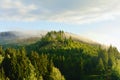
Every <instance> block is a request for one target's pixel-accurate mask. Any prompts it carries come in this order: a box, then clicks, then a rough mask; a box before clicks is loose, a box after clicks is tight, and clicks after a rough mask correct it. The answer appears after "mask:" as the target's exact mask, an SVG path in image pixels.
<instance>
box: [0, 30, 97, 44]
mask: <svg viewBox="0 0 120 80" xmlns="http://www.w3.org/2000/svg"><path fill="white" fill-rule="evenodd" d="M47 33H48V31H6V32H0V45H1V44H2V45H4V44H30V43H34V42H36V41H38V40H40V38H41V37H42V36H44V35H46V34H47ZM65 37H66V38H69V37H72V39H73V40H77V41H80V42H85V43H89V44H98V43H97V42H95V41H93V40H90V39H88V38H86V37H83V36H79V35H76V34H73V33H68V32H65Z"/></svg>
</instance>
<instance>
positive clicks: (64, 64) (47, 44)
mask: <svg viewBox="0 0 120 80" xmlns="http://www.w3.org/2000/svg"><path fill="white" fill-rule="evenodd" d="M119 66H120V54H119V52H118V50H117V48H115V47H112V46H110V47H109V48H103V47H102V46H101V45H100V44H90V43H87V42H83V41H79V40H75V39H73V38H72V37H66V36H65V33H64V32H63V31H59V32H56V31H51V32H48V33H47V34H46V35H45V36H43V37H42V38H41V39H40V40H39V41H38V42H36V43H34V44H30V45H27V46H24V48H21V47H20V48H18V49H13V48H8V49H6V50H3V49H2V47H1V48H0V79H2V80H5V79H10V80H23V79H25V80H120V67H119Z"/></svg>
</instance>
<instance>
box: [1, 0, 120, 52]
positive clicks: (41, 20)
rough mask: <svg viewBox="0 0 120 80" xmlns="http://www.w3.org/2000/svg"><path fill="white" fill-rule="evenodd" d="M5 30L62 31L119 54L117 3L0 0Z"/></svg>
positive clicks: (119, 5)
mask: <svg viewBox="0 0 120 80" xmlns="http://www.w3.org/2000/svg"><path fill="white" fill-rule="evenodd" d="M9 30H11V31H12V30H47V31H50V30H64V31H67V32H71V33H75V34H79V35H82V36H85V37H88V38H90V39H92V40H94V41H97V42H100V43H102V44H106V45H110V44H112V45H113V46H116V47H117V48H118V49H119V50H120V0H0V31H9Z"/></svg>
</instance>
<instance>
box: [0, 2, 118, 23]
mask: <svg viewBox="0 0 120 80" xmlns="http://www.w3.org/2000/svg"><path fill="white" fill-rule="evenodd" d="M119 10H120V1H119V0H92V1H91V0H34V1H33V0H2V1H0V20H13V21H40V20H46V21H53V22H64V23H78V24H84V23H93V22H98V21H105V20H114V19H116V18H117V17H118V16H120V11H119Z"/></svg>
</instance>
